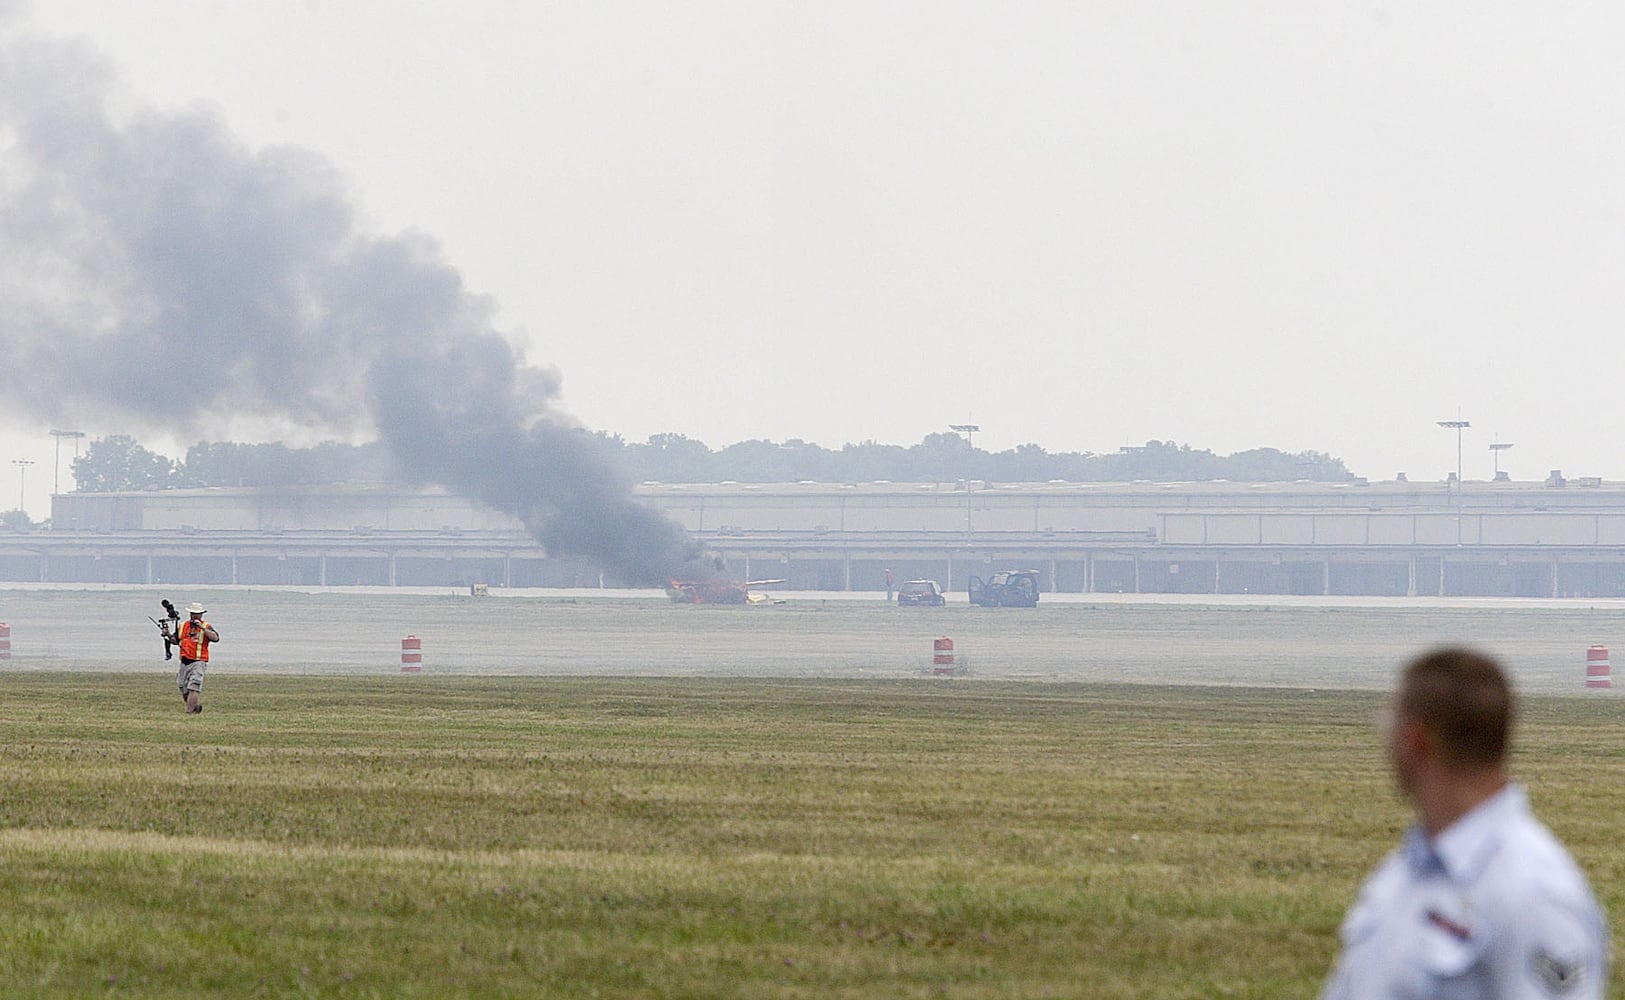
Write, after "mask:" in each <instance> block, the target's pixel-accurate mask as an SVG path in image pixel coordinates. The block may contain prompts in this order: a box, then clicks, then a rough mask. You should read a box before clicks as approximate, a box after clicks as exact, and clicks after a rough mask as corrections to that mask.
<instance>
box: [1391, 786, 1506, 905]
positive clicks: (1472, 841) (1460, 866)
mask: <svg viewBox="0 0 1625 1000" xmlns="http://www.w3.org/2000/svg"><path fill="white" fill-rule="evenodd" d="M1528 811H1529V795H1528V793H1527V792H1525V791H1524V788H1523V786H1522V785H1514V784H1508V785H1507V786H1506V787H1505V788H1503V789H1501V790H1500V791H1499V792H1496V793H1495V794H1494V795H1491V796H1490V797H1489V798H1487V799H1485V800H1484V801H1483V802H1480V803H1479V804H1478V805H1477V806H1474V807H1473V809H1472V810H1471V811H1469V812H1468V813H1467V814H1466V815H1464V816H1462V817H1461V818H1460V819H1458V820H1456V821H1455V822H1454V823H1451V824H1450V825H1449V826H1447V827H1445V828H1444V830H1443V831H1442V832H1441V833H1440V834H1439V835H1438V836H1437V837H1433V838H1432V839H1429V838H1428V835H1427V832H1426V831H1425V830H1423V829H1422V826H1421V824H1416V825H1415V826H1412V827H1411V828H1410V830H1409V831H1407V832H1406V834H1405V860H1406V863H1407V864H1409V865H1410V868H1411V871H1412V872H1414V873H1415V874H1418V875H1420V874H1423V873H1424V872H1426V871H1427V870H1428V869H1430V868H1434V867H1437V868H1439V869H1441V870H1442V871H1443V872H1444V873H1445V876H1446V877H1447V878H1449V879H1450V880H1451V881H1452V882H1471V881H1472V880H1474V879H1476V878H1477V877H1478V876H1479V874H1480V873H1481V872H1483V870H1484V866H1485V865H1487V864H1488V863H1489V860H1490V858H1491V857H1492V856H1494V854H1495V851H1496V848H1497V847H1499V846H1500V837H1501V831H1502V830H1503V829H1505V826H1506V821H1507V820H1509V819H1512V818H1513V817H1515V816H1520V815H1523V814H1525V813H1527V812H1528Z"/></svg>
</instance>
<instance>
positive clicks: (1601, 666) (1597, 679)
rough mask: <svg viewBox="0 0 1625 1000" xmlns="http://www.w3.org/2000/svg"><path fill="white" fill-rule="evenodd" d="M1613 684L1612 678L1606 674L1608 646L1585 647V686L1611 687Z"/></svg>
mask: <svg viewBox="0 0 1625 1000" xmlns="http://www.w3.org/2000/svg"><path fill="white" fill-rule="evenodd" d="M1613 686H1614V685H1613V679H1612V678H1611V677H1609V675H1608V647H1607V646H1590V647H1587V649H1586V687H1588V688H1611V687H1613Z"/></svg>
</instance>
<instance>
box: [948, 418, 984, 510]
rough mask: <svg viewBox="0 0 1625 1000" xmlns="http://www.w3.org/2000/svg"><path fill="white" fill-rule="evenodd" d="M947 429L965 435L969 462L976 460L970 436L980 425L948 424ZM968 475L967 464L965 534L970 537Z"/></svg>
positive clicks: (968, 468)
mask: <svg viewBox="0 0 1625 1000" xmlns="http://www.w3.org/2000/svg"><path fill="white" fill-rule="evenodd" d="M948 429H949V430H951V431H953V432H954V433H956V434H963V435H965V447H966V449H967V450H968V451H969V452H970V457H971V460H972V461H974V460H975V458H976V440H975V438H974V437H972V435H974V434H975V433H976V432H977V431H979V430H981V429H982V428H981V425H980V424H949V425H948ZM970 473H971V469H970V466H969V465H968V464H967V465H966V468H965V534H966V535H967V536H968V535H970V533H971V529H970Z"/></svg>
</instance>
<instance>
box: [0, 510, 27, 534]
mask: <svg viewBox="0 0 1625 1000" xmlns="http://www.w3.org/2000/svg"><path fill="white" fill-rule="evenodd" d="M33 527H34V519H33V518H31V517H29V516H28V511H26V510H20V509H19V510H8V511H4V512H0V529H4V530H6V531H28V530H30V529H31V528H33Z"/></svg>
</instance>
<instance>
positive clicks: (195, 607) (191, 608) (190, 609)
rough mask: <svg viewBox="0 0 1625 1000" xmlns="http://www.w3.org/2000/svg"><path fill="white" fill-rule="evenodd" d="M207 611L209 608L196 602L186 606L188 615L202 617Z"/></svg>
mask: <svg viewBox="0 0 1625 1000" xmlns="http://www.w3.org/2000/svg"><path fill="white" fill-rule="evenodd" d="M207 610H208V609H207V608H205V607H204V606H203V605H201V604H199V603H198V602H196V601H193V602H192V603H191V604H188V605H187V606H186V613H187V614H189V615H201V614H203V613H204V612H205V611H207Z"/></svg>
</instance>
